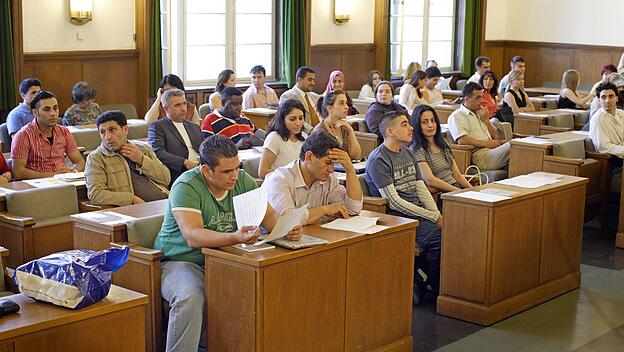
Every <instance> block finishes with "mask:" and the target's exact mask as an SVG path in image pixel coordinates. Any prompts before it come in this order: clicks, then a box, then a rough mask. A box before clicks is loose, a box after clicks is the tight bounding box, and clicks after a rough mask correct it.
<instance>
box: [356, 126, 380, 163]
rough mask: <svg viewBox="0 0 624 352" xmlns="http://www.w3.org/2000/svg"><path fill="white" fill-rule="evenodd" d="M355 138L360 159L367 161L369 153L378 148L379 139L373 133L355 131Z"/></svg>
mask: <svg viewBox="0 0 624 352" xmlns="http://www.w3.org/2000/svg"><path fill="white" fill-rule="evenodd" d="M355 138H357V140H358V143H360V148H361V149H362V158H365V159H368V156H369V155H370V153H371V152H372V151H373V150H374V149H375V148H377V147H378V146H379V138H378V137H377V135H376V134H374V133H368V132H361V131H355Z"/></svg>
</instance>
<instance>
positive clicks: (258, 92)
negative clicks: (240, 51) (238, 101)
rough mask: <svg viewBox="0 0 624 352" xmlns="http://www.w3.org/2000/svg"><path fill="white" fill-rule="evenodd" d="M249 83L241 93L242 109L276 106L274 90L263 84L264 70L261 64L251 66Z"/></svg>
mask: <svg viewBox="0 0 624 352" xmlns="http://www.w3.org/2000/svg"><path fill="white" fill-rule="evenodd" d="M249 73H251V85H250V86H249V88H247V90H246V91H245V93H243V110H244V109H251V108H269V107H273V108H275V107H277V106H278V105H279V100H278V99H277V94H276V93H275V91H274V90H273V89H272V88H271V87H269V86H267V85H266V84H264V82H265V80H266V70H265V69H264V67H262V66H261V65H256V66H254V67H252V68H251V72H249Z"/></svg>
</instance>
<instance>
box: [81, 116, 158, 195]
mask: <svg viewBox="0 0 624 352" xmlns="http://www.w3.org/2000/svg"><path fill="white" fill-rule="evenodd" d="M95 124H96V125H97V128H98V131H99V132H100V138H101V139H102V144H100V145H99V146H98V147H97V149H95V150H94V151H93V152H91V153H90V154H89V156H88V157H87V166H86V167H85V181H86V184H87V195H88V197H89V201H90V202H91V204H94V205H116V206H123V205H130V204H138V203H143V202H149V201H154V200H158V199H165V198H167V197H168V195H169V191H168V190H167V185H168V184H169V177H170V176H169V170H168V169H167V167H166V166H165V165H163V164H162V163H161V162H160V160H158V158H157V157H156V154H154V152H153V151H152V149H151V148H150V147H149V146H147V145H145V144H143V143H132V142H130V141H128V121H127V120H126V116H125V115H124V113H123V112H121V111H119V110H110V111H106V112H104V113H102V114H101V115H100V116H98V118H97V119H96V120H95Z"/></svg>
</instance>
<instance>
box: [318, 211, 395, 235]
mask: <svg viewBox="0 0 624 352" xmlns="http://www.w3.org/2000/svg"><path fill="white" fill-rule="evenodd" d="M377 220H379V218H370V217H366V216H359V215H358V216H353V217H350V218H348V219H336V220H334V221H332V222H329V223H327V224H323V225H321V227H323V228H326V229H332V230H340V231H351V232H357V233H363V234H366V235H370V234H373V233H376V232H379V231H381V230H385V229H387V228H388V226H383V225H377Z"/></svg>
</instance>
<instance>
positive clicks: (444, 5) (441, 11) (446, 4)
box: [429, 0, 455, 16]
mask: <svg viewBox="0 0 624 352" xmlns="http://www.w3.org/2000/svg"><path fill="white" fill-rule="evenodd" d="M454 7H455V1H453V0H429V16H453V12H454Z"/></svg>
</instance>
